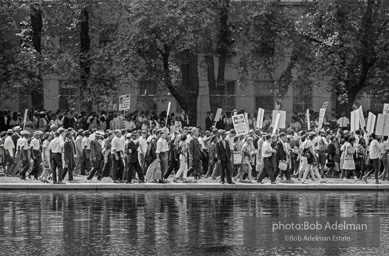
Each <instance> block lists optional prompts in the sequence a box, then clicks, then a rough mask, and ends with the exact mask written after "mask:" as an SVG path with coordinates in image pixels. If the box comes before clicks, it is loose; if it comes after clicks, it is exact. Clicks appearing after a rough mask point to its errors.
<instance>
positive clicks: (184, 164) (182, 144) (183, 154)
mask: <svg viewBox="0 0 389 256" xmlns="http://www.w3.org/2000/svg"><path fill="white" fill-rule="evenodd" d="M186 139H187V137H186V135H185V134H182V135H181V137H180V138H179V142H178V148H177V154H179V160H180V169H178V171H177V173H176V175H175V176H174V179H173V182H177V180H178V179H179V178H180V177H181V175H182V176H183V181H184V182H185V181H186V179H187V175H188V150H189V148H188V144H187V143H186Z"/></svg>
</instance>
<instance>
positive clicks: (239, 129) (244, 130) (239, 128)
mask: <svg viewBox="0 0 389 256" xmlns="http://www.w3.org/2000/svg"><path fill="white" fill-rule="evenodd" d="M232 123H233V125H234V129H235V132H236V135H237V136H241V135H246V134H248V133H249V130H248V127H247V125H246V120H245V117H244V115H243V114H239V115H235V116H232Z"/></svg>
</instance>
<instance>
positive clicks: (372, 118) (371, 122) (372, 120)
mask: <svg viewBox="0 0 389 256" xmlns="http://www.w3.org/2000/svg"><path fill="white" fill-rule="evenodd" d="M376 119H377V116H376V115H374V114H373V113H371V112H369V116H368V118H367V126H366V131H367V133H368V134H369V135H370V134H372V133H373V132H374V127H375V121H376Z"/></svg>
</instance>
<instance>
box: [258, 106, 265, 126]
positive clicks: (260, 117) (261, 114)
mask: <svg viewBox="0 0 389 256" xmlns="http://www.w3.org/2000/svg"><path fill="white" fill-rule="evenodd" d="M264 116H265V110H264V109H263V108H259V109H258V116H257V128H258V129H262V127H263V117H264Z"/></svg>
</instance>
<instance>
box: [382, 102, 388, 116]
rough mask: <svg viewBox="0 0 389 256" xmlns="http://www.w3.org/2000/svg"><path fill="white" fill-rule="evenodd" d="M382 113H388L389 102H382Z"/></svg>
mask: <svg viewBox="0 0 389 256" xmlns="http://www.w3.org/2000/svg"><path fill="white" fill-rule="evenodd" d="M383 114H385V115H387V114H389V103H385V104H384V112H383Z"/></svg>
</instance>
